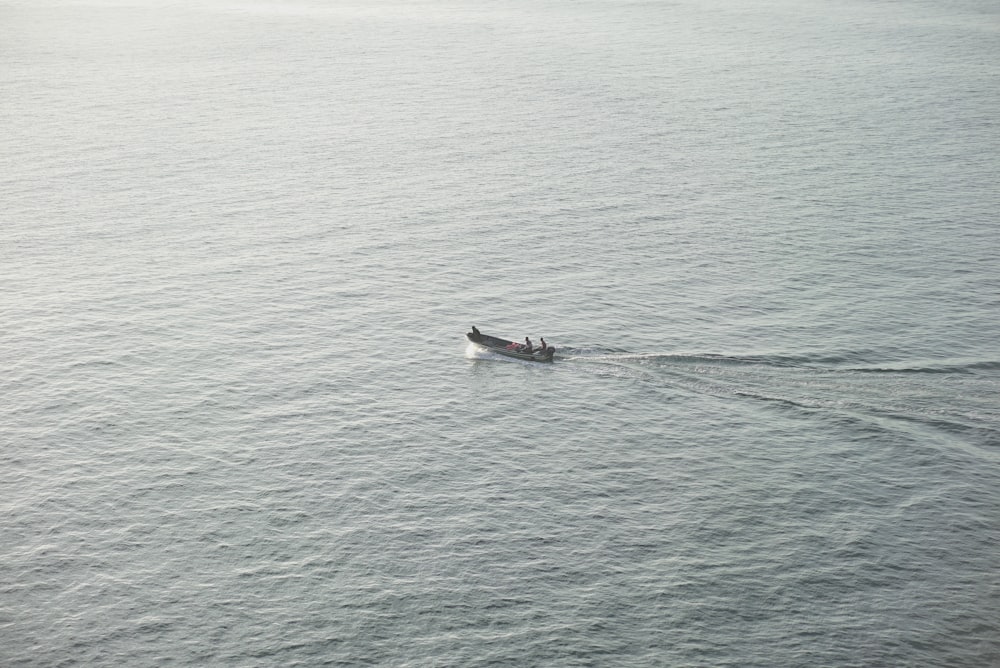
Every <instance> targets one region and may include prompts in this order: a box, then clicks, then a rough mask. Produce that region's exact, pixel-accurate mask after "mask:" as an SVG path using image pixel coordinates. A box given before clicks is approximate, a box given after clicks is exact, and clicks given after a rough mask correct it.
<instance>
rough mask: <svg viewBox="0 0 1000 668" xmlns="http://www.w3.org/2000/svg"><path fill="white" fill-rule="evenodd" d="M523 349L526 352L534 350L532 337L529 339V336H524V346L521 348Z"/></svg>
mask: <svg viewBox="0 0 1000 668" xmlns="http://www.w3.org/2000/svg"><path fill="white" fill-rule="evenodd" d="M521 350H523V351H524V352H526V353H531V352H532V351H533V350H534V347H533V346H532V345H531V339H529V338H528V337H527V336H526V337H524V347H523V348H521Z"/></svg>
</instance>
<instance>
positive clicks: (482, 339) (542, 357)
mask: <svg viewBox="0 0 1000 668" xmlns="http://www.w3.org/2000/svg"><path fill="white" fill-rule="evenodd" d="M465 336H466V338H468V339H469V340H470V341H472V342H473V343H475V344H476V345H477V346H482V347H483V348H485V349H486V350H489V351H490V352H492V353H497V354H499V355H506V356H507V357H514V358H516V359H519V360H527V361H529V362H551V361H552V355H553V354H555V352H556V349H555V348H553V347H552V346H548V347H547V348H546V349H545V350H540V349H539V348H535V349H534V350H533V351H532V352H530V353H529V352H528V351H527V350H526V349H525V347H524V346H523V345H522V344H520V343H515V342H514V341H508V340H507V339H501V338H500V337H497V336H490V335H489V334H480V333H479V330H477V329H474V330H473V331H471V332H469V333H467V334H466V335H465Z"/></svg>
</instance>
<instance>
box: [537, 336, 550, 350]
mask: <svg viewBox="0 0 1000 668" xmlns="http://www.w3.org/2000/svg"><path fill="white" fill-rule="evenodd" d="M538 340H539V341H541V342H542V345H540V346H539V347H538V352H540V353H544V352H545V351H546V350H547V349H548V347H549V344H547V343H545V337H544V336H540V337H538Z"/></svg>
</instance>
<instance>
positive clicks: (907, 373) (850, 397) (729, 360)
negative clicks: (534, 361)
mask: <svg viewBox="0 0 1000 668" xmlns="http://www.w3.org/2000/svg"><path fill="white" fill-rule="evenodd" d="M562 361H565V362H567V363H569V364H567V366H572V367H574V368H577V369H581V370H582V369H586V370H588V371H589V372H591V373H595V374H597V375H601V376H610V377H618V378H623V379H625V378H627V379H633V380H635V381H636V382H642V383H651V384H654V385H656V386H657V387H658V389H660V390H664V391H667V392H672V393H689V394H694V395H708V396H712V397H717V398H720V399H725V400H732V401H735V402H745V401H753V402H756V403H759V404H760V405H761V406H766V407H768V410H770V409H775V410H792V411H795V412H798V413H801V414H805V413H809V414H812V415H815V414H817V413H820V414H822V415H826V416H827V417H829V418H830V419H837V420H840V419H848V420H851V421H855V422H857V421H860V422H864V423H866V424H868V425H870V426H871V425H876V424H877V425H878V426H879V428H885V426H886V425H895V428H897V429H899V430H900V431H905V432H907V433H912V432H913V430H914V429H923V430H925V431H926V432H927V433H931V432H933V433H937V434H942V433H944V434H946V435H947V436H948V437H949V438H955V437H958V438H959V439H961V440H963V441H965V442H966V443H968V444H971V445H974V446H975V447H976V448H982V449H983V450H982V453H983V454H984V456H988V457H989V458H991V459H992V458H993V457H997V456H1000V404H998V403H997V402H996V401H995V400H993V399H992V398H991V397H996V396H998V395H1000V362H996V361H990V360H947V361H943V362H921V363H892V364H885V363H881V364H880V363H878V362H869V361H867V360H865V361H862V360H859V359H858V357H857V356H845V357H841V358H832V357H831V358H818V357H814V358H809V357H791V356H780V355H720V354H711V353H669V354H663V353H630V352H626V351H612V350H595V349H584V348H580V349H565V357H564V358H563V360H562Z"/></svg>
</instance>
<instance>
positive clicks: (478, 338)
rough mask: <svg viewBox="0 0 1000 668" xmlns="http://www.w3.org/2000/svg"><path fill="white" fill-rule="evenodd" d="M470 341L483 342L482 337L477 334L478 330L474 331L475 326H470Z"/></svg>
mask: <svg viewBox="0 0 1000 668" xmlns="http://www.w3.org/2000/svg"><path fill="white" fill-rule="evenodd" d="M472 340H473V341H482V340H483V335H482V334H480V333H479V330H478V329H476V326H475V325H473V326H472Z"/></svg>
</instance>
